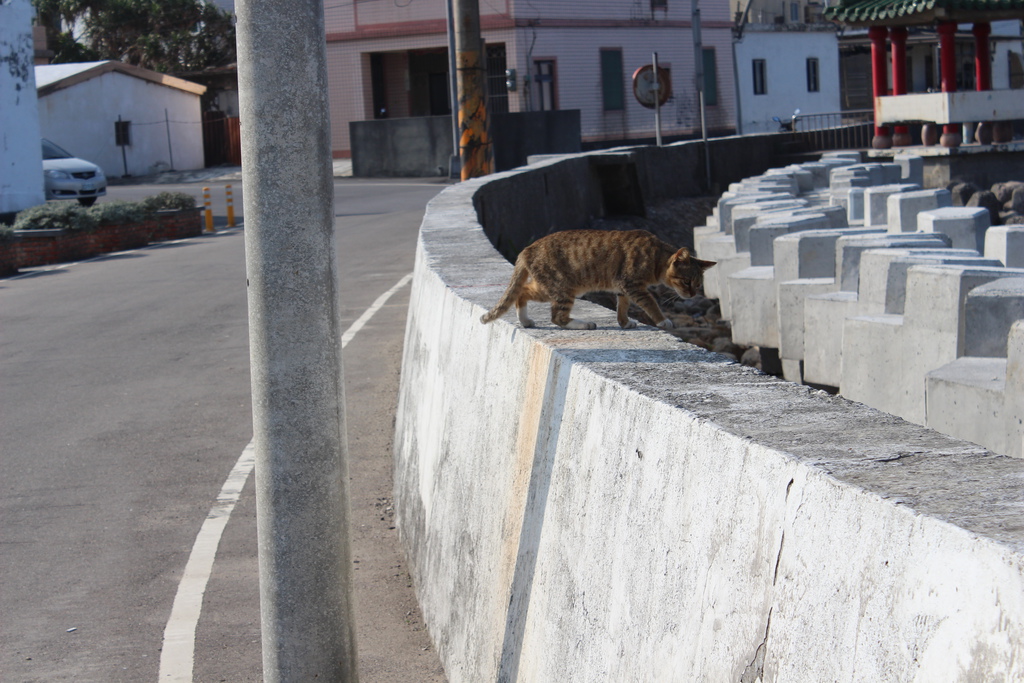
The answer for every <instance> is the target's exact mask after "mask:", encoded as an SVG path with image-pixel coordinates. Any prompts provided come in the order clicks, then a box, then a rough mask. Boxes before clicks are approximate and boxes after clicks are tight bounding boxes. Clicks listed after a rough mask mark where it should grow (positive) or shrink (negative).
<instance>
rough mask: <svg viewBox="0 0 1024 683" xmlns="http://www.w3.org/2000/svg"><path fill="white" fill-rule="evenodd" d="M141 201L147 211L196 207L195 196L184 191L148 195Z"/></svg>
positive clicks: (180, 209)
mask: <svg viewBox="0 0 1024 683" xmlns="http://www.w3.org/2000/svg"><path fill="white" fill-rule="evenodd" d="M139 203H140V204H141V205H142V208H143V210H145V211H147V212H154V211H184V210H186V209H194V208H196V199H195V197H193V196H192V195H188V194H185V193H184V192H161V193H159V194H155V195H153V196H152V197H146V198H145V199H143V200H142V201H141V202H139Z"/></svg>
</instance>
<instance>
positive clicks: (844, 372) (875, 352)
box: [838, 315, 924, 414]
mask: <svg viewBox="0 0 1024 683" xmlns="http://www.w3.org/2000/svg"><path fill="white" fill-rule="evenodd" d="M903 333H904V328H903V316H901V315H874V316H852V317H849V318H847V319H846V320H844V321H843V334H842V338H841V348H842V351H841V352H840V359H841V367H840V368H839V375H840V381H839V384H838V386H839V391H840V393H842V395H843V396H845V397H846V398H848V399H850V400H851V401H859V402H861V403H864V404H865V405H869V406H871V407H872V408H877V409H878V410H884V411H886V412H889V413H893V414H899V413H898V412H897V411H898V410H899V409H900V407H901V406H902V405H904V404H905V403H906V399H905V397H904V393H905V392H906V391H907V386H906V381H907V378H905V377H904V376H903V366H902V361H901V359H902V348H903ZM918 381H919V382H920V381H922V380H921V379H920V378H919V379H918ZM921 394H922V396H923V395H924V387H923V386H921Z"/></svg>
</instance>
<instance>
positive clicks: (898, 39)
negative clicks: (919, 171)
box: [889, 26, 910, 147]
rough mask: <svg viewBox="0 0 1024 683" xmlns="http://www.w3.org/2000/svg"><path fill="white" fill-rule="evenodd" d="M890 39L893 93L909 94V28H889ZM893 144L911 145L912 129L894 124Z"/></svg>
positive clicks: (895, 145)
mask: <svg viewBox="0 0 1024 683" xmlns="http://www.w3.org/2000/svg"><path fill="white" fill-rule="evenodd" d="M889 40H890V43H891V45H892V94H893V95H906V94H907V29H906V27H905V26H896V27H894V28H891V29H889ZM892 144H893V146H894V147H907V146H909V145H910V129H909V128H907V127H906V126H893V136H892Z"/></svg>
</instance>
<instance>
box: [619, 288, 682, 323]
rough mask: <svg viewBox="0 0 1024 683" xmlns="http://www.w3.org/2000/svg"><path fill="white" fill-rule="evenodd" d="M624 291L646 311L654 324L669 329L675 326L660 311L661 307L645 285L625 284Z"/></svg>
mask: <svg viewBox="0 0 1024 683" xmlns="http://www.w3.org/2000/svg"><path fill="white" fill-rule="evenodd" d="M626 293H627V294H628V295H629V297H630V298H631V299H633V301H635V302H636V303H637V305H638V306H639V307H640V308H642V309H644V311H646V312H647V315H649V316H651V320H652V321H654V324H655V325H657V326H658V327H660V328H661V329H663V330H671V329H672V328H673V327H675V326H674V325H673V324H672V321H671V320H669V319H668V318H666V317H665V314H664V313H662V312H661V307H660V306H658V302H657V301H656V300H655V298H654V297H653V296H651V293H650V292H649V291H647V287H646V286H644V285H637V284H633V285H631V286H627V288H626Z"/></svg>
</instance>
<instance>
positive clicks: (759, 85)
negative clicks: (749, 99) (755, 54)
mask: <svg viewBox="0 0 1024 683" xmlns="http://www.w3.org/2000/svg"><path fill="white" fill-rule="evenodd" d="M767 93H768V83H767V82H766V80H765V62H764V60H763V59H755V60H754V94H755V95H765V94H767Z"/></svg>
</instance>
